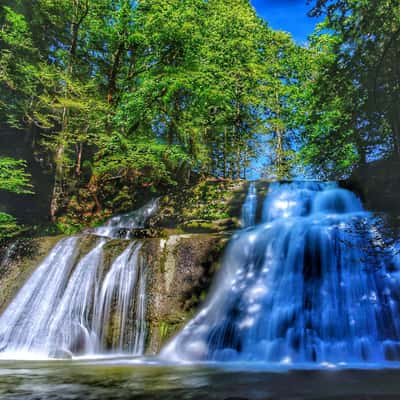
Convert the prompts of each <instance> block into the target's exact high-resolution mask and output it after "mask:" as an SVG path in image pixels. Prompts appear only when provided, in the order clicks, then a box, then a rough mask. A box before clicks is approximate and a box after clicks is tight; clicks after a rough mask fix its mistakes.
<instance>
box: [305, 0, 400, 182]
mask: <svg viewBox="0 0 400 400" xmlns="http://www.w3.org/2000/svg"><path fill="white" fill-rule="evenodd" d="M311 14H312V15H325V17H326V20H325V22H324V23H323V25H321V26H320V27H319V32H317V33H316V35H315V36H314V38H313V46H314V48H318V47H320V49H321V47H323V49H322V50H323V51H322V53H321V54H322V58H323V59H324V60H325V63H321V62H320V61H318V60H317V63H316V65H318V71H317V78H316V79H315V80H314V85H313V87H312V89H311V90H310V91H309V97H308V99H307V103H308V105H309V109H308V110H309V113H310V115H311V123H310V124H308V125H307V128H310V126H312V129H311V131H310V130H309V137H308V138H306V140H305V147H304V152H303V153H304V154H305V156H306V159H307V160H308V162H310V163H311V160H312V159H314V161H313V162H312V163H313V164H315V165H318V163H320V162H321V163H322V165H323V166H324V167H325V168H324V169H325V171H326V172H327V173H328V174H329V175H331V176H333V177H340V176H343V175H346V174H349V173H350V172H351V170H352V168H353V167H354V166H356V165H362V164H365V163H367V162H368V161H370V160H372V159H376V158H380V157H385V156H386V157H389V156H390V157H395V158H398V157H399V155H400V152H399V151H400V147H399V138H400V136H399V134H400V130H399V127H400V119H399V118H400V109H399V100H400V98H399V88H400V73H399V69H398V65H399V56H400V53H399V48H400V47H399V46H400V28H399V18H400V8H399V6H398V2H397V1H385V2H379V1H370V2H364V1H363V2H361V1H355V0H345V1H326V0H319V1H317V2H316V4H315V7H314V8H313V10H312V12H311ZM326 32H328V33H326ZM323 159H325V160H326V161H325V162H323Z"/></svg>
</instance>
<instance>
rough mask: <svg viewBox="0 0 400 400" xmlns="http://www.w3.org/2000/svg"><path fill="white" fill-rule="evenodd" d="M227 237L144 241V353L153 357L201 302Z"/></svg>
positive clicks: (210, 235) (206, 235) (189, 237)
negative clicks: (145, 344) (145, 346)
mask: <svg viewBox="0 0 400 400" xmlns="http://www.w3.org/2000/svg"><path fill="white" fill-rule="evenodd" d="M228 237H229V235H227V234H222V233H219V234H180V235H171V236H169V237H168V238H166V239H147V240H145V242H144V244H143V247H142V251H141V254H142V256H143V261H144V263H145V265H146V267H147V269H148V271H149V275H148V288H147V313H146V319H147V325H148V341H147V353H149V354H155V353H157V352H158V351H159V349H160V348H161V346H162V345H163V344H164V343H165V342H166V340H168V339H169V338H171V337H172V336H173V335H174V334H175V333H176V332H177V331H178V330H179V329H180V328H181V327H182V326H183V325H184V324H185V323H186V322H187V321H188V319H190V318H191V317H192V316H193V315H194V313H195V312H196V310H197V309H198V307H199V306H200V304H201V303H202V302H203V301H204V299H205V297H206V295H207V292H208V290H209V288H210V285H211V281H212V278H213V276H214V274H215V272H216V270H217V269H218V267H219V259H220V257H221V254H222V252H223V250H224V247H225V244H226V242H227V239H228Z"/></svg>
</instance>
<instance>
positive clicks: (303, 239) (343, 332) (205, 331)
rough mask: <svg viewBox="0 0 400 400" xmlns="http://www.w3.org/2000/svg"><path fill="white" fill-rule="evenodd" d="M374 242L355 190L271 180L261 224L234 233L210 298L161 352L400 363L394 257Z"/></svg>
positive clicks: (183, 356)
mask: <svg viewBox="0 0 400 400" xmlns="http://www.w3.org/2000/svg"><path fill="white" fill-rule="evenodd" d="M252 190H253V189H252V187H250V191H252ZM251 195H252V193H251V192H250V193H249V196H251ZM382 247H385V244H384V243H382V241H381V238H380V236H379V234H378V232H377V228H376V226H375V224H374V220H373V218H372V216H371V215H370V214H369V213H367V212H365V211H364V210H363V207H362V204H361V202H360V200H359V199H358V198H357V197H356V196H355V195H354V194H353V193H351V192H349V191H347V190H344V189H341V188H339V187H337V185H336V184H334V183H316V182H293V183H282V184H280V183H275V184H272V185H271V187H270V191H269V194H268V196H267V198H266V200H265V203H264V207H263V217H262V221H261V223H260V224H258V225H256V226H254V227H252V228H247V229H245V230H243V231H241V232H239V233H237V234H236V236H235V237H234V238H233V240H232V241H231V243H230V246H229V248H228V250H227V254H226V256H225V260H224V262H223V265H222V268H221V270H220V272H219V276H218V277H217V279H216V283H215V286H214V288H213V290H212V292H211V294H210V296H209V298H208V301H207V302H206V304H205V305H204V307H203V308H202V309H201V311H200V312H199V314H198V315H197V316H196V317H195V318H194V319H193V320H192V321H190V322H189V323H188V324H187V326H186V327H185V328H184V329H183V330H182V332H181V333H179V334H178V335H177V337H175V338H174V339H173V340H172V341H171V342H170V343H169V344H168V345H167V346H166V348H165V349H164V350H163V352H162V357H163V358H165V359H168V360H172V359H173V360H176V361H179V362H181V361H190V362H193V361H235V362H236V361H241V362H244V361H245V362H265V363H281V364H287V365H297V364H298V365H300V364H307V363H311V364H315V365H322V366H324V365H325V366H327V365H328V366H329V365H348V364H357V363H358V364H360V363H361V364H365V365H366V364H367V363H382V362H390V361H398V360H399V359H400V308H399V306H400V285H399V279H398V277H399V272H398V271H399V263H398V260H397V258H398V257H397V256H396V255H395V253H394V252H393V253H391V250H392V249H391V248H388V249H385V251H382Z"/></svg>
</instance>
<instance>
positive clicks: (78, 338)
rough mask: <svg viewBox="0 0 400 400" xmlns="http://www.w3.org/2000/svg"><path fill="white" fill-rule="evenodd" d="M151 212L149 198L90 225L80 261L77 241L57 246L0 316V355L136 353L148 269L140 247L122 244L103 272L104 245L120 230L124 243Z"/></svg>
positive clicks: (140, 343)
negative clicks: (87, 247)
mask: <svg viewBox="0 0 400 400" xmlns="http://www.w3.org/2000/svg"><path fill="white" fill-rule="evenodd" d="M155 211H156V202H154V201H152V202H151V203H149V204H148V205H146V206H145V207H143V208H141V209H140V210H138V211H136V212H133V213H131V214H126V215H123V216H121V217H114V218H112V220H111V221H112V222H110V221H109V222H108V223H106V224H105V226H103V227H100V228H96V229H95V230H93V231H92V234H96V236H94V240H95V244H94V246H93V247H92V249H91V250H89V251H88V252H87V253H86V255H84V256H83V257H81V255H80V252H81V245H82V239H83V236H80V235H76V236H72V237H69V238H66V239H62V240H61V241H60V242H58V244H57V245H56V246H55V247H54V248H53V249H52V250H51V251H50V253H49V254H48V256H47V257H46V258H45V260H44V261H43V262H42V263H41V264H40V265H39V266H38V267H37V269H36V270H35V272H34V273H33V274H32V276H31V277H30V278H29V279H28V281H27V282H26V283H25V285H24V286H23V287H22V288H21V290H20V291H19V292H18V294H17V295H16V297H15V298H14V299H13V301H12V302H11V303H10V304H9V306H8V307H7V308H6V310H5V311H4V313H3V314H2V315H1V316H0V357H3V358H38V357H40V358H46V357H57V358H58V357H62V358H64V357H72V356H76V355H79V356H83V355H85V356H88V355H97V354H106V353H107V354H121V353H125V354H130V355H140V354H142V353H143V351H144V339H145V290H146V272H145V268H144V266H143V265H142V261H141V257H140V248H141V243H140V242H139V241H132V242H127V246H126V248H125V250H123V251H122V253H121V254H120V255H119V256H118V257H116V259H115V260H114V261H113V263H112V264H111V266H109V267H107V266H106V265H105V263H104V248H105V246H106V245H107V244H108V243H110V242H111V241H112V239H113V235H116V236H119V234H120V232H122V231H124V234H123V237H124V238H127V237H129V234H128V233H127V231H125V230H126V229H129V230H132V229H135V228H140V227H143V226H144V224H145V222H146V220H147V219H148V218H149V217H150V216H151V215H153V213H154V212H155ZM129 215H130V216H131V217H132V220H129ZM117 221H120V223H121V224H120V225H118V223H117ZM97 235H99V236H97ZM96 237H97V239H96Z"/></svg>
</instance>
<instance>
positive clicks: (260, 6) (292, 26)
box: [251, 0, 319, 44]
mask: <svg viewBox="0 0 400 400" xmlns="http://www.w3.org/2000/svg"><path fill="white" fill-rule="evenodd" d="M251 3H252V4H253V6H254V8H255V9H256V10H257V13H258V14H259V15H260V16H261V17H263V18H264V19H265V20H266V21H267V22H268V24H269V25H270V26H271V27H272V28H273V29H279V30H283V31H287V32H290V33H291V34H292V36H293V38H294V39H295V41H296V42H297V43H299V44H304V43H306V41H307V36H308V35H309V34H310V33H311V32H312V31H313V30H314V27H315V24H316V23H317V22H319V21H318V20H317V19H316V18H310V17H308V16H307V12H308V11H309V9H310V6H309V5H307V0H251Z"/></svg>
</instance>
